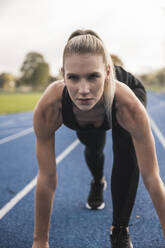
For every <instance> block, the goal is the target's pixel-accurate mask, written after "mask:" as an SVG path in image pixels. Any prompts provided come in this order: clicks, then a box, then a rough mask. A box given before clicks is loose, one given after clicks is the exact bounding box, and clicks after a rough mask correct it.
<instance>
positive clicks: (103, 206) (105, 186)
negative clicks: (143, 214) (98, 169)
mask: <svg viewBox="0 0 165 248" xmlns="http://www.w3.org/2000/svg"><path fill="white" fill-rule="evenodd" d="M106 188H107V181H106V180H105V181H104V189H103V190H104V191H105V190H106ZM85 206H86V208H87V209H90V210H102V209H104V208H105V202H103V203H102V204H101V205H100V206H99V207H97V208H92V207H91V206H90V205H89V204H88V202H87V203H86V204H85ZM131 248H132V247H131Z"/></svg>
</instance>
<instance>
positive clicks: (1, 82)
mask: <svg viewBox="0 0 165 248" xmlns="http://www.w3.org/2000/svg"><path fill="white" fill-rule="evenodd" d="M11 81H14V76H13V75H12V74H10V73H2V74H0V88H4V87H5V85H7V84H9V83H10V82H11Z"/></svg>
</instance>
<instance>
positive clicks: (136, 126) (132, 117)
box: [117, 83, 165, 236]
mask: <svg viewBox="0 0 165 248" xmlns="http://www.w3.org/2000/svg"><path fill="white" fill-rule="evenodd" d="M117 89H118V90H117V98H118V99H119V102H118V107H117V108H118V113H117V120H118V122H119V124H120V125H121V126H122V127H123V128H125V129H126V130H127V131H128V132H130V134H131V136H132V139H133V143H134V147H135V151H136V155H137V160H138V165H139V169H140V172H141V175H142V178H143V182H144V184H145V186H146V188H147V190H148V192H149V194H150V197H151V199H152V201H153V204H154V206H155V209H156V211H157V214H158V216H159V219H160V223H161V225H162V229H163V233H164V236H165V186H164V183H163V181H162V180H161V177H160V174H159V166H158V161H157V155H156V148H155V142H154V138H153V134H152V131H151V127H150V122H149V118H148V115H147V113H146V110H145V108H144V107H143V105H142V104H141V103H140V102H139V100H138V99H137V98H136V97H135V95H134V94H133V92H131V91H130V89H129V88H128V87H127V86H123V85H122V84H120V83H119V84H118V85H117ZM123 96H127V97H123ZM124 98H125V99H127V100H126V102H125V100H124Z"/></svg>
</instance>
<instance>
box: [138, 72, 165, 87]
mask: <svg viewBox="0 0 165 248" xmlns="http://www.w3.org/2000/svg"><path fill="white" fill-rule="evenodd" d="M140 79H141V80H142V81H143V83H144V85H145V87H146V88H147V89H148V90H154V91H165V68H162V69H159V70H156V71H154V72H152V73H148V74H143V75H141V76H140Z"/></svg>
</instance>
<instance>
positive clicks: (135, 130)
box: [33, 30, 165, 248]
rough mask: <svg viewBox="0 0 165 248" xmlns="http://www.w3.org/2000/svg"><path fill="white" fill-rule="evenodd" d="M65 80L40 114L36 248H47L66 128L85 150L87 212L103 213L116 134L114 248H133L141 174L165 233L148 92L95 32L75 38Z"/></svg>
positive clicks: (48, 94) (53, 88)
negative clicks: (131, 226) (109, 148)
mask: <svg viewBox="0 0 165 248" xmlns="http://www.w3.org/2000/svg"><path fill="white" fill-rule="evenodd" d="M62 72H63V77H64V80H62V81H58V82H55V83H52V84H51V85H50V86H49V87H48V88H47V89H46V91H45V92H44V94H43V95H42V97H41V99H40V100H39V102H38V104H37V106H36V108H35V111H34V130H35V134H36V155H37V159H38V166H39V170H38V178H37V187H36V196H35V228H34V242H33V248H48V247H49V224H50V217H51V210H52V205H53V199H54V193H55V190H56V185H57V171H56V160H55V133H56V131H57V130H58V129H59V128H60V126H61V125H62V124H65V125H66V126H68V127H69V128H71V129H74V130H75V131H76V133H77V135H78V137H79V139H80V141H81V142H82V143H83V144H84V146H85V159H86V163H87V166H88V168H89V170H90V172H91V175H92V178H93V179H92V181H91V188H90V192H89V196H88V198H87V203H86V207H87V208H89V209H103V208H104V206H105V203H104V199H103V191H104V189H105V188H106V180H105V178H104V173H103V169H104V153H103V148H104V144H105V135H106V130H108V129H112V139H113V156H114V162H113V169H112V178H111V190H112V202H113V222H112V226H111V227H110V241H111V247H112V248H132V247H133V245H132V242H131V239H130V235H129V230H128V223H129V219H130V215H131V211H132V208H133V205H134V201H135V196H136V191H137V186H138V179H139V170H140V173H141V175H142V178H143V182H144V184H145V186H146V188H147V190H148V192H149V194H150V196H151V198H152V201H153V203H154V206H155V209H156V211H157V214H158V216H159V219H160V223H161V225H162V229H163V232H164V234H165V187H164V184H163V182H162V180H161V178H160V175H159V167H158V162H157V157H156V151H155V144H154V139H153V135H152V132H151V127H150V123H149V118H148V116H147V113H146V110H145V107H144V106H145V105H146V92H145V89H144V87H143V85H142V84H141V83H140V82H139V81H138V80H137V79H136V78H135V77H134V76H132V75H131V74H130V73H128V72H126V71H125V70H123V69H122V68H121V67H117V66H115V67H114V66H113V63H112V60H111V58H110V56H109V53H108V52H107V51H106V48H105V46H104V44H103V42H102V40H101V39H100V38H99V36H98V35H97V34H96V33H95V32H94V31H92V30H76V31H75V32H73V33H72V34H71V36H70V37H69V40H68V42H67V44H66V46H65V48H64V54H63V68H62Z"/></svg>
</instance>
